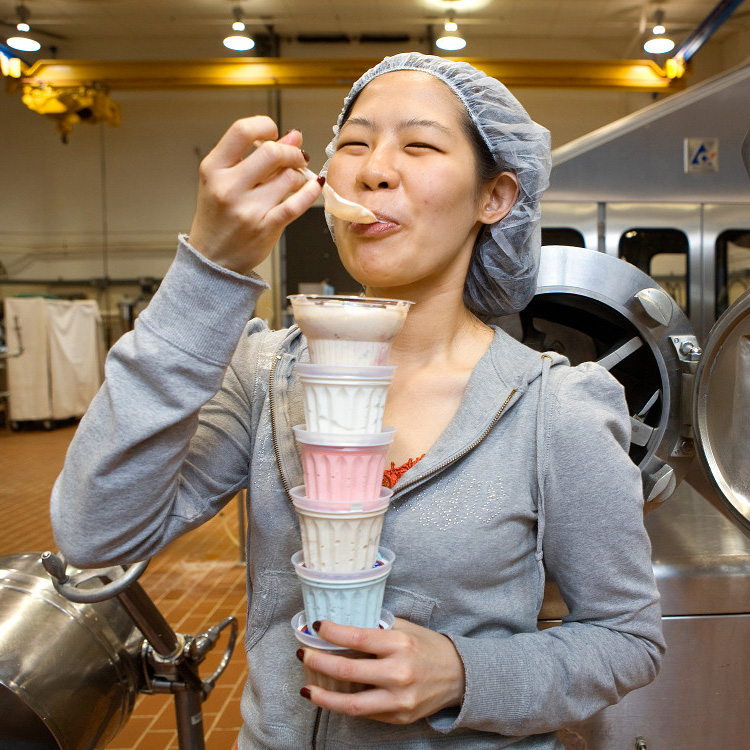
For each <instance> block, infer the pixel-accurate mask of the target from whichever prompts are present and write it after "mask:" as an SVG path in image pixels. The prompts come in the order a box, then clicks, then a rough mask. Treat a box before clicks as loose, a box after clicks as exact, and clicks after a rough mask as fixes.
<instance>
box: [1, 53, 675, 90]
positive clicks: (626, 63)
mask: <svg viewBox="0 0 750 750" xmlns="http://www.w3.org/2000/svg"><path fill="white" fill-rule="evenodd" d="M454 59H462V60H466V61H467V62H469V63H471V64H472V65H474V66H475V67H478V68H480V69H481V70H483V71H484V72H485V73H487V74H488V75H490V76H493V77H495V78H497V79H499V80H500V81H502V82H503V83H504V84H505V85H506V86H508V87H509V88H582V89H620V90H628V91H647V92H657V91H662V92H668V91H674V90H677V89H679V88H682V84H681V82H680V81H679V80H675V79H673V78H670V77H669V76H668V75H667V73H666V71H664V70H663V69H662V68H660V67H659V66H658V65H657V64H656V63H655V62H654V61H653V60H497V59H490V58H454ZM379 61H380V60H379V58H378V59H324V60H321V59H296V58H257V57H256V58H222V59H214V60H182V61H179V60H158V61H137V60H122V61H99V62H97V61H87V60H39V61H37V62H35V63H34V64H33V65H31V66H29V67H26V66H23V68H22V71H21V76H20V77H18V78H9V79H8V82H7V85H8V89H9V91H11V92H12V91H16V90H19V89H21V88H23V87H25V86H30V85H31V86H45V85H46V86H63V87H70V86H91V85H97V86H101V87H104V88H105V89H107V90H109V91H115V90H125V89H130V90H144V89H181V88H227V87H233V86H235V87H247V86H258V87H264V88H308V87H316V88H331V87H338V86H347V87H348V86H350V85H351V84H352V83H353V82H354V81H355V80H356V79H357V78H359V76H360V75H361V74H362V73H363V72H364V71H365V70H367V69H368V68H370V67H372V66H373V65H375V64H376V63H378V62H379Z"/></svg>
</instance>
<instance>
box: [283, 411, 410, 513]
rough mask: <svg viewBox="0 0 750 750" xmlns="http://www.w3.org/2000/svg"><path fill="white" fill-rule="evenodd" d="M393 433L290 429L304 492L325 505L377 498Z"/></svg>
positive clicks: (390, 429)
mask: <svg viewBox="0 0 750 750" xmlns="http://www.w3.org/2000/svg"><path fill="white" fill-rule="evenodd" d="M395 432H396V430H395V429H394V428H393V427H383V429H382V430H381V431H380V432H374V433H339V434H336V433H332V434H331V433H320V432H311V431H309V430H306V429H305V425H298V426H296V427H294V436H295V438H296V440H297V445H298V446H299V448H300V452H301V454H302V470H303V472H304V475H305V491H306V493H307V497H308V498H310V499H312V500H318V501H323V502H326V503H346V505H347V507H351V504H352V503H358V502H370V501H372V500H377V499H378V498H379V497H380V489H381V486H382V484H383V470H384V469H385V459H386V454H387V453H388V448H389V446H390V444H391V442H392V441H393V435H394V434H395Z"/></svg>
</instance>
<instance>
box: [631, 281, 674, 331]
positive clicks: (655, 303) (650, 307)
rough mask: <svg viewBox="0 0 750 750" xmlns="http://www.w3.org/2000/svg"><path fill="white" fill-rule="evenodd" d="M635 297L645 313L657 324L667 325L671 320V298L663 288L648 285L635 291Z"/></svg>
mask: <svg viewBox="0 0 750 750" xmlns="http://www.w3.org/2000/svg"><path fill="white" fill-rule="evenodd" d="M635 297H636V299H637V300H638V301H639V302H640V303H641V307H643V309H644V311H645V312H646V315H648V316H649V318H651V320H654V321H656V322H657V323H658V324H659V325H663V326H666V325H669V321H670V320H672V304H673V303H672V298H671V297H670V296H669V295H668V294H667V293H666V292H665V291H664V290H663V289H656V288H655V287H649V288H647V289H641V290H640V291H639V292H636V295H635Z"/></svg>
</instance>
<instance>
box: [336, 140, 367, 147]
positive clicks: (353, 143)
mask: <svg viewBox="0 0 750 750" xmlns="http://www.w3.org/2000/svg"><path fill="white" fill-rule="evenodd" d="M366 145H367V144H365V143H362V141H343V142H341V141H340V142H339V148H350V147H352V146H353V147H359V148H364V147H365V146H366Z"/></svg>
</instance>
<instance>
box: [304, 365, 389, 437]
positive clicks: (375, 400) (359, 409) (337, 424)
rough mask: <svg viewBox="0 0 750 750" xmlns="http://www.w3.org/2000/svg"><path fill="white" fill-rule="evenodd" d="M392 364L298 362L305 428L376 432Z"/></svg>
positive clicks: (328, 431)
mask: <svg viewBox="0 0 750 750" xmlns="http://www.w3.org/2000/svg"><path fill="white" fill-rule="evenodd" d="M395 369H396V368H395V367H392V366H391V367H389V366H383V367H338V366H327V365H316V364H307V363H298V364H297V365H296V367H295V371H296V373H297V376H298V377H299V379H300V382H301V383H302V390H303V407H304V412H305V422H306V424H307V429H308V430H310V431H311V432H322V433H336V434H339V433H365V432H370V433H372V432H380V430H381V428H382V426H383V412H384V411H385V399H386V396H387V395H388V387H389V386H390V384H391V381H392V380H393V373H394V370H395Z"/></svg>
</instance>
